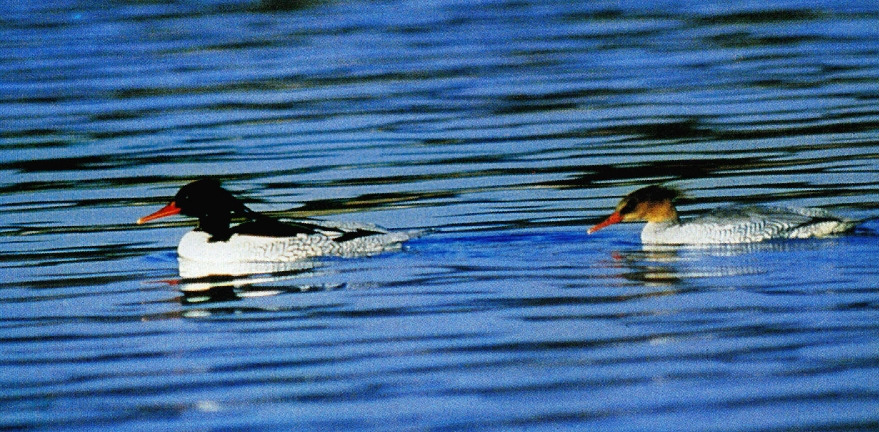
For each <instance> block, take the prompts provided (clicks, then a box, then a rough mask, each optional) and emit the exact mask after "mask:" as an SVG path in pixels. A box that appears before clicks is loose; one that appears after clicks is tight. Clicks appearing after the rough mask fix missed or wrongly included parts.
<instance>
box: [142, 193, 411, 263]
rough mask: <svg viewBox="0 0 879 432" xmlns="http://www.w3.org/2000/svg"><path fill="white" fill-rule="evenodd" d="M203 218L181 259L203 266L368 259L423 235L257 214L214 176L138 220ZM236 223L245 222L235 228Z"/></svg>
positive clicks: (184, 242)
mask: <svg viewBox="0 0 879 432" xmlns="http://www.w3.org/2000/svg"><path fill="white" fill-rule="evenodd" d="M178 214H179V215H183V216H189V217H194V218H197V219H198V226H197V227H196V228H195V229H194V230H192V231H190V232H188V233H186V234H185V235H184V236H183V238H181V240H180V244H179V245H178V247H177V255H178V257H179V258H180V259H181V260H189V261H193V262H200V263H278V262H292V261H298V260H302V259H305V258H311V257H320V256H341V257H353V256H365V255H372V254H376V253H380V252H384V251H390V250H397V249H400V248H401V246H402V243H403V242H405V241H407V240H410V239H412V238H415V237H417V236H419V235H420V234H421V232H420V231H389V230H386V229H384V228H381V227H379V226H376V225H373V224H366V223H358V222H336V221H326V220H310V219H309V220H282V219H276V218H274V217H271V216H268V215H265V214H263V213H260V212H257V211H254V210H251V209H250V208H248V207H247V206H246V205H245V204H244V203H243V202H242V201H241V200H240V199H238V198H237V197H236V196H235V195H233V194H232V193H231V192H229V191H227V190H226V189H224V188H223V187H222V185H221V183H220V181H218V180H216V179H212V178H206V179H200V180H196V181H193V182H191V183H189V184H186V185H185V186H183V187H181V188H180V190H179V191H178V192H177V194H176V195H175V196H174V198H173V199H172V200H171V202H170V203H168V205H166V206H165V207H162V208H161V209H159V210H158V211H156V212H154V213H151V214H149V215H147V216H144V217H142V218H140V219H138V220H137V224H138V225H141V224H145V223H147V222H150V221H153V220H155V219H159V218H164V217H168V216H173V215H178ZM235 219H243V222H241V223H240V224H237V225H233V224H232V221H233V220H235Z"/></svg>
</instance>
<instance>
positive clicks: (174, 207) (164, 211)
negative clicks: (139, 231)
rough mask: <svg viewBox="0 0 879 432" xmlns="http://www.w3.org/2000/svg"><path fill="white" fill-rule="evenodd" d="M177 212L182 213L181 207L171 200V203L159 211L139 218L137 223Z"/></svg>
mask: <svg viewBox="0 0 879 432" xmlns="http://www.w3.org/2000/svg"><path fill="white" fill-rule="evenodd" d="M175 214H180V207H177V204H175V203H174V201H171V203H170V204H168V205H166V206H165V207H162V208H161V209H160V210H159V211H157V212H155V213H153V214H151V215H149V216H144V217H142V218H140V219H138V220H137V224H138V225H140V224H142V223H145V222H149V221H151V220H153V219H158V218H163V217H165V216H173V215H175Z"/></svg>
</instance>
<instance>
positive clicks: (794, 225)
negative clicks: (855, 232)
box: [588, 185, 858, 244]
mask: <svg viewBox="0 0 879 432" xmlns="http://www.w3.org/2000/svg"><path fill="white" fill-rule="evenodd" d="M680 195H681V194H680V192H679V191H677V190H675V189H672V188H669V187H665V186H658V185H654V186H647V187H645V188H642V189H638V190H636V191H634V192H632V193H630V194H629V195H627V196H626V197H625V198H623V199H622V200H621V201H620V203H619V204H617V207H616V210H615V211H614V212H613V213H612V214H611V215H610V216H608V217H607V219H605V220H604V221H603V222H601V223H599V224H598V225H595V226H594V227H592V228H590V229H589V231H588V232H589V234H592V233H594V232H595V231H598V230H600V229H602V228H604V227H606V226H608V225H612V224H615V223H618V222H637V221H643V222H647V225H646V226H644V230H643V231H641V241H642V242H643V243H648V244H735V243H754V242H759V241H763V240H770V239H790V238H808V237H826V236H829V235H833V234H840V233H843V232H846V231H850V230H852V229H853V228H854V227H855V225H857V224H858V221H855V220H851V219H845V218H841V217H837V216H834V215H833V214H831V213H830V212H827V211H825V210H821V209H807V208H788V207H760V206H741V207H726V208H720V209H716V210H714V211H711V212H709V213H708V214H705V215H702V216H697V217H695V218H691V219H688V220H685V221H681V220H680V219H678V212H677V209H675V206H674V204H673V202H674V200H675V199H676V198H678V197H680Z"/></svg>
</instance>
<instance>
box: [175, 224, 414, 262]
mask: <svg viewBox="0 0 879 432" xmlns="http://www.w3.org/2000/svg"><path fill="white" fill-rule="evenodd" d="M308 223H310V224H317V225H320V226H324V227H327V228H333V229H341V230H345V231H355V230H358V229H364V230H368V231H374V232H377V233H378V234H373V235H368V236H364V237H358V238H354V239H351V240H346V241H343V242H336V241H335V240H334V239H335V238H338V237H339V236H340V235H341V234H340V233H339V232H337V231H327V232H326V233H318V234H308V235H306V234H299V235H296V236H293V237H263V236H251V235H239V234H234V235H232V237H230V238H229V240H227V241H215V242H209V241H208V239H210V237H211V236H210V234H208V233H206V232H204V231H190V232H188V233H186V234H185V235H184V236H183V238H182V239H180V245H179V246H178V247H177V254H178V255H179V256H180V258H182V259H187V260H191V261H197V262H203V263H272V262H275V263H277V262H290V261H296V260H300V259H304V258H309V257H316V256H363V255H370V254H375V253H379V252H384V251H388V250H395V249H399V248H400V243H402V242H404V241H406V240H409V239H410V238H413V237H416V236H418V234H419V233H418V232H415V231H403V232H389V231H386V230H384V229H382V228H379V227H376V226H374V225H369V224H357V223H339V222H330V221H313V220H309V221H308Z"/></svg>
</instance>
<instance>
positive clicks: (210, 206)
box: [137, 179, 251, 234]
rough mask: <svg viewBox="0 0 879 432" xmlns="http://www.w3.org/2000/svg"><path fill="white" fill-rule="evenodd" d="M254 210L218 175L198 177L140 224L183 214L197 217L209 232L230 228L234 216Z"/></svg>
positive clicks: (141, 220) (201, 226)
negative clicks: (240, 199) (212, 177)
mask: <svg viewBox="0 0 879 432" xmlns="http://www.w3.org/2000/svg"><path fill="white" fill-rule="evenodd" d="M250 213H251V211H250V209H248V208H247V207H246V206H245V205H244V204H243V203H242V202H241V201H239V200H238V198H235V196H233V195H232V194H231V193H229V191H227V190H226V189H223V187H222V186H220V182H219V181H217V180H214V179H203V180H196V181H194V182H192V183H189V184H187V185H186V186H183V187H182V188H180V191H179V192H177V195H175V196H174V200H172V201H171V202H170V203H168V205H166V206H165V207H163V208H161V209H159V211H157V212H155V213H153V214H150V215H148V216H144V217H142V218H140V219H138V220H137V223H138V224H142V223H145V222H149V221H151V220H154V219H159V218H163V217H166V216H172V215H176V214H182V215H184V216H191V217H196V218H198V220H199V228H200V229H202V230H204V231H207V232H209V233H212V234H213V233H215V232H220V231H224V230H228V229H229V223H230V222H231V220H232V217H233V216H246V215H248V214H250Z"/></svg>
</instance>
